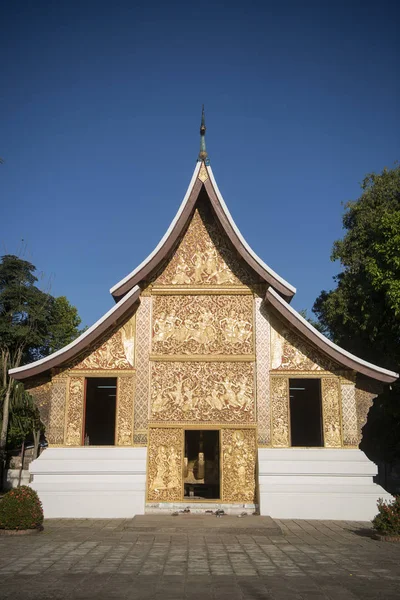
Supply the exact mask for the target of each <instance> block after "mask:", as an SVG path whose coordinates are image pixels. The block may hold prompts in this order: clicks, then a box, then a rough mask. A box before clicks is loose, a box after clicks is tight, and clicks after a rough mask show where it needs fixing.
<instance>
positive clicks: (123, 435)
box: [116, 376, 135, 446]
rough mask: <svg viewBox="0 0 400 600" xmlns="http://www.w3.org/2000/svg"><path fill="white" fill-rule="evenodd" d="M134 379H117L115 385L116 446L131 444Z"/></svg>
mask: <svg viewBox="0 0 400 600" xmlns="http://www.w3.org/2000/svg"><path fill="white" fill-rule="evenodd" d="M134 397H135V378H134V377H133V376H132V377H118V385H117V414H116V422H117V442H116V443H117V446H131V445H132V443H133V402H134Z"/></svg>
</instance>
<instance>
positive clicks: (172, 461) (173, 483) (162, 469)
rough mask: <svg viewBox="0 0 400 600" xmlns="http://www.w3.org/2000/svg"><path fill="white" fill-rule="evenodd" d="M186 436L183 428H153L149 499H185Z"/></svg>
mask: <svg viewBox="0 0 400 600" xmlns="http://www.w3.org/2000/svg"><path fill="white" fill-rule="evenodd" d="M183 435H184V431H183V429H172V428H171V429H168V428H165V429H164V428H150V429H149V446H148V475H147V481H148V491H147V499H148V501H149V502H179V501H181V500H182V495H183V479H182V477H183V473H182V449H183Z"/></svg>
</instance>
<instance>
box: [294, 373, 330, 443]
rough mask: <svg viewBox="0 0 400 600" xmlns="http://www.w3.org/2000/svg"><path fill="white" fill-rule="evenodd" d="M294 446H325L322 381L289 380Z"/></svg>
mask: <svg viewBox="0 0 400 600" xmlns="http://www.w3.org/2000/svg"><path fill="white" fill-rule="evenodd" d="M289 393H290V430H291V439H292V446H307V447H309V446H323V440H322V407H321V380H320V379H289Z"/></svg>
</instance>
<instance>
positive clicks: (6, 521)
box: [0, 485, 43, 529]
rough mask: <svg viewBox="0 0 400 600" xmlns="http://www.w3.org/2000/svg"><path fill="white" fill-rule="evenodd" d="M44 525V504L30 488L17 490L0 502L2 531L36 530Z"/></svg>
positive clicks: (22, 487) (23, 486)
mask: <svg viewBox="0 0 400 600" xmlns="http://www.w3.org/2000/svg"><path fill="white" fill-rule="evenodd" d="M42 523H43V508H42V503H41V502H40V500H39V496H38V495H37V493H36V492H35V490H33V489H32V488H30V487H29V486H27V485H22V486H21V487H19V488H15V489H13V490H11V491H9V492H8V493H7V494H6V495H5V496H4V497H3V499H2V500H0V529H35V528H36V527H40V526H41V525H42Z"/></svg>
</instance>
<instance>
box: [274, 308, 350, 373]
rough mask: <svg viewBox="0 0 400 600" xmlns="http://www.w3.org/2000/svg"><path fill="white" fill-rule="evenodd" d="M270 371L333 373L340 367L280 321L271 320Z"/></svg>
mask: <svg viewBox="0 0 400 600" xmlns="http://www.w3.org/2000/svg"><path fill="white" fill-rule="evenodd" d="M271 369H272V370H274V371H283V370H288V371H333V372H335V371H337V370H339V369H340V367H339V365H337V364H336V363H335V362H334V361H333V360H331V359H330V358H328V357H327V356H325V355H323V354H322V353H321V352H319V351H318V350H316V349H315V348H314V347H313V346H312V345H311V344H309V343H308V342H306V341H304V340H303V339H302V338H301V337H300V336H298V335H297V334H296V333H294V332H293V331H292V330H290V329H289V328H288V327H285V325H284V324H283V323H282V322H281V321H279V320H278V319H271Z"/></svg>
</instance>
